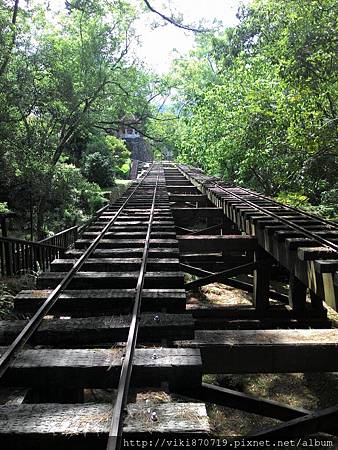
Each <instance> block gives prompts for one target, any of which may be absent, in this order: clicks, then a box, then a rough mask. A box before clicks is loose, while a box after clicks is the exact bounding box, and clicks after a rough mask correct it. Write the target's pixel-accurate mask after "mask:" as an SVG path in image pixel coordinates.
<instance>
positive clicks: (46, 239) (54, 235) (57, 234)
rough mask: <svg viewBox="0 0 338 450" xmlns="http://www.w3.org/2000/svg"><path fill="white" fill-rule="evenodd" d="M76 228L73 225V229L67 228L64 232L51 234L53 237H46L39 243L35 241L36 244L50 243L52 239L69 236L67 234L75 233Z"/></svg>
mask: <svg viewBox="0 0 338 450" xmlns="http://www.w3.org/2000/svg"><path fill="white" fill-rule="evenodd" d="M78 228H79V227H78V226H77V225H75V226H74V227H70V228H67V229H66V230H62V231H59V232H58V233H55V234H53V236H49V237H46V238H44V239H41V240H40V241H37V242H38V243H39V244H43V243H44V242H48V241H51V240H52V239H54V238H57V237H61V236H64V235H65V234H69V233H71V232H73V231H74V232H75V233H76V232H77V231H78Z"/></svg>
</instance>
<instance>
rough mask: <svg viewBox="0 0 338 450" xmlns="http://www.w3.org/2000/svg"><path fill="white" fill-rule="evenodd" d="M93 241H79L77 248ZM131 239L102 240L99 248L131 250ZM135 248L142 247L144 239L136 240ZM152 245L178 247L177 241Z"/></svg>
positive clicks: (134, 241) (151, 243)
mask: <svg viewBox="0 0 338 450" xmlns="http://www.w3.org/2000/svg"><path fill="white" fill-rule="evenodd" d="M92 242H93V241H92V240H91V239H78V240H77V241H76V242H75V248H77V249H81V248H86V247H88V246H89V245H90V244H91V243H92ZM130 244H131V242H130V239H101V241H100V242H99V244H98V247H97V248H110V249H115V248H130ZM132 245H133V246H137V247H142V246H143V245H144V239H134V240H133V241H132ZM150 245H151V246H153V247H158V248H160V247H176V246H177V240H176V239H150Z"/></svg>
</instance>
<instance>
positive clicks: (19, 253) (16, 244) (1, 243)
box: [0, 204, 109, 277]
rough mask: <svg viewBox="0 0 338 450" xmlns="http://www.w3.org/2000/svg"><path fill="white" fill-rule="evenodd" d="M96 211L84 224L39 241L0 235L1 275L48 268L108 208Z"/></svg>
mask: <svg viewBox="0 0 338 450" xmlns="http://www.w3.org/2000/svg"><path fill="white" fill-rule="evenodd" d="M108 206H109V204H108V205H105V206H104V207H103V208H101V209H99V210H98V211H96V213H95V214H94V215H93V217H91V218H90V219H89V220H88V221H87V222H86V223H85V224H84V225H82V226H81V227H78V226H74V227H71V228H67V229H66V230H63V231H60V232H59V233H56V234H54V235H53V236H50V237H48V238H46V239H42V240H41V241H38V242H34V241H25V240H23V239H13V238H8V237H3V236H2V237H1V236H0V273H1V275H2V276H9V277H10V276H13V275H20V274H22V273H25V272H27V271H34V272H38V271H40V270H42V271H45V270H48V269H49V266H50V263H51V262H52V261H53V260H54V259H55V258H61V257H63V254H64V252H65V250H67V249H68V248H69V247H70V246H71V245H73V244H74V242H75V241H76V239H77V238H78V237H79V236H81V234H82V233H83V232H84V231H85V230H86V229H87V228H88V226H90V225H91V224H92V223H93V222H94V221H95V220H96V219H97V217H99V215H100V214H102V212H103V211H105V210H106V209H107V208H108Z"/></svg>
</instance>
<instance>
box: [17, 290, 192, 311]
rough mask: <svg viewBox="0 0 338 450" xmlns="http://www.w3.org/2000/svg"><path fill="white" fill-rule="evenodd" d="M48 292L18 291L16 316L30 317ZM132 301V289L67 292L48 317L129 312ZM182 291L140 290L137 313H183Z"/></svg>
mask: <svg viewBox="0 0 338 450" xmlns="http://www.w3.org/2000/svg"><path fill="white" fill-rule="evenodd" d="M50 292H51V291H50V290H47V289H46V290H26V291H21V292H20V293H19V294H18V295H17V296H16V297H15V299H14V308H15V310H16V311H17V312H18V313H24V314H27V313H28V314H31V313H33V312H35V311H37V309H38V308H39V307H40V306H41V305H42V303H43V302H44V301H45V300H46V298H47V297H48V295H49V294H50ZM134 299H135V290H134V289H79V290H77V289H74V290H69V289H67V290H66V291H64V293H63V294H61V296H60V298H59V300H58V301H57V302H56V304H55V305H54V306H53V308H52V310H51V311H50V314H59V315H63V316H72V317H87V316H90V317H94V316H95V315H109V314H118V313H119V314H121V313H123V312H124V313H130V311H131V308H132V305H133V302H134ZM185 303H186V292H185V290H184V289H183V286H182V289H177V288H175V289H163V288H160V289H158V288H156V289H144V290H143V298H142V308H141V311H161V310H162V309H163V308H165V309H166V311H167V312H183V311H184V310H185Z"/></svg>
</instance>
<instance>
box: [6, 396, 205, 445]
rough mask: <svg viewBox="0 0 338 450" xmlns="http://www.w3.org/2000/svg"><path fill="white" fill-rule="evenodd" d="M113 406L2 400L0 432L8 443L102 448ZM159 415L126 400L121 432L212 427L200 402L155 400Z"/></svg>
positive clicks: (198, 431) (197, 431) (200, 432)
mask: <svg viewBox="0 0 338 450" xmlns="http://www.w3.org/2000/svg"><path fill="white" fill-rule="evenodd" d="M112 409H113V407H112V406H111V405H110V404H105V403H103V404H95V403H94V404H93V403H92V404H90V403H88V404H84V405H79V404H76V405H67V404H36V405H21V406H0V438H1V442H2V445H3V446H4V448H6V449H14V448H15V449H19V450H22V449H24V450H38V449H39V450H41V449H46V448H48V449H49V450H56V449H58V450H60V449H62V450H74V449H75V448H81V450H92V449H93V448H95V449H97V450H104V449H105V448H106V445H107V437H108V430H109V424H110V420H111V414H112ZM152 411H155V412H156V415H157V418H158V420H157V421H153V420H151V419H150V414H149V413H148V411H147V409H146V408H145V407H144V404H143V403H129V405H127V415H126V418H125V421H124V428H123V436H125V437H126V438H128V436H129V437H132V436H134V435H135V434H136V433H140V435H141V437H142V436H146V435H148V437H152V438H156V437H161V436H167V435H170V434H171V435H172V433H175V434H176V433H177V434H178V435H179V436H180V435H182V436H187V435H191V436H192V437H200V436H204V434H207V433H209V432H210V426H209V420H208V416H207V412H206V408H205V405H204V404H203V403H174V402H169V403H163V404H157V405H153V406H152V408H151V412H152Z"/></svg>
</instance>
